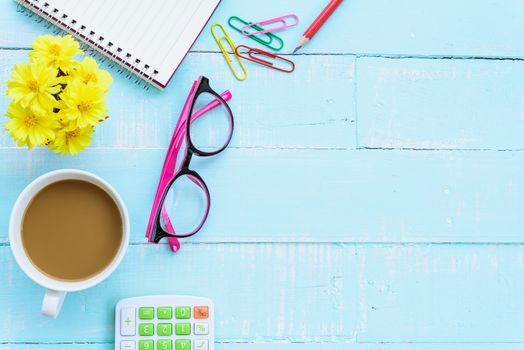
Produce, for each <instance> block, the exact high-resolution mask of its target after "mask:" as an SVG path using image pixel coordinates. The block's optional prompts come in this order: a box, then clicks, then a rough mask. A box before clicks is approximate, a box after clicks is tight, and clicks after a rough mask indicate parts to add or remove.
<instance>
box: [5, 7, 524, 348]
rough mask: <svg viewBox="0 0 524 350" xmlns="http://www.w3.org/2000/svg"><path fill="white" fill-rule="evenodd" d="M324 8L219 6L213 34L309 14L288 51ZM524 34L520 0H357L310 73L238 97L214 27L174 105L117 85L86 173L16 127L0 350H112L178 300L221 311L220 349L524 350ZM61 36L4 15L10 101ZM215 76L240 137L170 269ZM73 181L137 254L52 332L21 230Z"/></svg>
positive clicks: (85, 156) (323, 43) (8, 178)
mask: <svg viewBox="0 0 524 350" xmlns="http://www.w3.org/2000/svg"><path fill="white" fill-rule="evenodd" d="M323 6H324V4H323V3H321V2H318V1H299V0H290V1H285V2H282V1H277V0H268V1H265V2H264V3H260V2H246V1H240V0H224V1H222V4H221V5H220V7H219V8H218V10H217V12H216V14H215V15H214V17H213V19H212V21H211V23H213V22H215V21H219V22H222V23H225V22H226V20H227V18H228V17H229V16H231V15H238V16H240V17H243V18H246V19H253V20H257V19H264V18H270V17H274V16H277V15H283V14H285V13H296V14H298V15H299V17H300V25H299V27H297V28H295V29H293V30H289V31H285V32H282V34H281V35H282V37H283V38H284V40H285V42H286V46H285V48H284V50H283V53H284V54H286V53H289V52H290V51H291V50H292V49H293V47H294V44H295V42H296V41H297V40H298V38H299V36H300V35H301V34H302V32H303V30H304V29H305V28H306V27H307V26H308V25H309V23H310V22H311V21H312V19H313V18H315V17H316V15H317V14H318V13H319V11H320V10H321V9H322V7H323ZM523 22H524V3H523V2H522V1H521V0H506V1H503V2H501V1H491V0H479V1H474V0H464V1H458V2H457V1H452V0H441V1H435V0H431V1H419V0H401V1H389V0H348V1H344V2H343V4H342V5H341V7H340V8H339V9H338V10H337V13H336V14H335V15H334V16H333V17H332V18H331V19H330V21H329V22H328V23H327V25H326V26H325V28H323V29H322V30H321V32H319V34H318V35H317V36H316V37H315V40H313V41H312V42H311V43H310V44H308V45H307V46H306V47H304V49H303V50H302V51H301V54H300V55H296V56H292V59H293V60H295V61H296V63H297V71H296V72H295V73H294V74H291V75H286V74H281V73H277V72H273V71H270V70H266V69H263V68H259V67H257V66H256V65H253V64H251V63H248V64H247V68H248V70H249V74H250V77H249V78H248V80H247V81H245V82H242V83H239V82H237V81H235V80H234V79H233V77H232V75H231V73H230V72H229V70H228V68H227V66H226V65H225V63H224V62H223V58H222V57H221V55H220V54H219V53H218V48H217V46H216V43H215V42H214V41H213V39H212V37H211V35H210V33H209V27H208V28H206V29H205V30H204V32H203V34H202V35H201V37H200V38H199V39H198V40H197V42H196V43H195V45H194V47H193V49H192V52H191V53H190V54H189V55H188V56H187V58H186V59H185V61H184V63H183V64H182V65H181V67H180V69H179V70H178V72H177V73H176V75H175V77H174V80H173V82H172V84H171V85H170V86H169V88H168V89H166V91H164V92H159V91H156V90H154V89H151V90H149V91H144V90H143V89H141V88H139V87H137V86H135V85H133V83H132V81H128V80H126V79H125V77H123V76H121V75H118V74H117V71H116V69H114V68H108V69H109V70H110V72H111V74H112V75H113V76H114V78H115V82H114V85H113V86H112V89H111V92H110V94H109V97H108V103H109V110H110V112H109V114H110V118H109V120H107V121H106V122H104V123H103V124H102V125H101V127H100V128H99V129H98V131H97V132H96V134H95V137H94V142H93V146H92V147H91V148H90V149H89V150H88V151H86V152H85V153H82V154H81V155H79V156H77V157H74V158H68V157H60V156H57V155H54V154H52V153H50V152H48V151H44V150H41V149H39V150H34V151H31V152H27V151H26V150H22V149H17V148H15V147H14V144H13V142H12V141H10V140H9V138H8V136H7V134H6V132H5V131H3V129H1V130H0V214H1V215H0V266H2V269H0V319H1V320H2V322H0V348H1V349H8V350H19V349H28V350H39V349H42V350H51V349H53V350H54V349H57V350H63V349H73V350H109V349H113V348H114V345H113V344H112V341H113V332H114V329H113V310H114V305H115V303H116V301H118V300H119V299H121V298H124V297H128V296H136V295H143V294H158V293H177V294H196V295H203V296H209V297H211V298H212V299H213V300H214V301H215V303H216V305H217V350H225V349H228V350H229V349H233V350H266V349H267V350H269V349H283V350H297V349H301V350H302V349H304V350H313V349H326V350H335V349H336V350H339V349H349V350H459V349H460V350H470V349H471V350H473V349H474V350H498V349H500V350H524V336H523V333H522V329H523V326H524V316H523V315H524V299H523V298H522V290H524V282H523V281H524V245H523V243H524V234H523V233H522V227H523V224H524V220H523V215H522V213H523V212H524V205H523V204H522V203H524V201H523V200H522V198H523V197H524V187H523V182H522V175H523V174H524V158H523V157H524V152H522V150H524V147H523V140H524V132H523V130H524V124H523V118H522V115H523V112H522V111H523V107H522V106H523V101H524V90H523V88H522V81H523V80H524V79H523V78H524V71H523V64H522V60H523V59H524V41H523V40H522V37H523V36H524V26H522V23H523ZM50 32H51V30H50V29H46V28H45V27H44V26H43V25H42V24H40V23H37V22H35V21H34V20H32V19H30V18H26V17H25V16H24V15H23V14H21V13H17V12H16V5H15V3H14V2H13V1H11V0H4V1H0V93H1V94H0V95H4V93H5V81H6V80H7V79H9V74H10V71H11V69H12V66H13V65H14V64H15V63H16V62H19V61H22V60H24V59H25V56H26V55H27V52H28V48H29V47H30V44H31V42H32V40H33V39H34V38H35V37H36V36H37V35H39V34H43V33H50ZM231 35H232V37H233V40H234V41H235V42H236V43H238V44H239V43H250V44H251V42H250V41H248V40H245V39H244V40H242V38H241V37H240V35H238V34H237V33H235V32H233V31H231ZM104 67H106V68H107V64H104ZM200 74H205V75H207V76H209V77H210V79H211V84H212V86H213V87H214V88H215V89H216V90H223V89H226V88H228V89H230V90H231V91H232V93H233V99H232V100H231V107H232V108H233V111H234V113H235V118H236V126H237V128H236V131H235V135H234V138H233V141H232V143H231V147H230V149H228V150H227V151H226V152H225V153H223V154H222V155H220V156H219V157H216V158H214V159H207V160H200V159H197V160H195V162H194V163H193V167H194V168H195V169H196V170H198V171H199V172H200V173H201V174H202V176H203V177H204V179H205V180H206V182H207V184H208V185H209V187H210V190H211V195H212V198H213V202H212V208H211V212H210V217H209V219H208V222H207V223H206V225H205V226H204V229H203V230H202V231H201V232H200V233H199V234H198V235H196V236H195V237H193V238H192V239H189V240H187V241H185V242H183V243H182V244H183V246H182V250H181V251H180V252H179V253H178V254H176V255H172V254H171V253H170V252H169V251H168V248H167V246H166V245H165V244H163V245H158V246H153V245H148V244H145V243H144V241H145V238H144V230H145V225H146V220H147V218H148V215H149V210H150V206H151V201H152V197H153V193H154V190H155V188H156V184H157V180H158V176H159V172H160V168H161V165H162V161H163V158H164V155H165V152H166V147H167V145H168V142H169V139H170V135H171V132H172V129H173V127H174V125H175V123H176V118H177V117H178V113H179V110H180V108H181V105H182V103H183V101H184V100H185V97H186V93H187V89H188V88H189V84H190V83H191V82H192V80H193V79H195V78H196V77H197V76H198V75H200ZM6 106H7V98H6V97H5V96H4V97H0V110H2V111H3V110H5V108H6ZM2 118H3V117H2ZM2 118H0V120H5V118H4V119H2ZM213 142H214V140H213V138H212V137H211V138H209V139H208V143H209V144H210V145H211V144H213ZM370 148H371V149H370ZM64 167H68V168H69V167H72V168H81V169H85V170H88V171H92V172H94V173H96V174H98V175H100V176H102V177H104V178H105V179H107V180H108V181H109V182H111V183H112V184H113V185H114V186H115V187H116V188H117V190H118V191H119V192H120V193H121V194H122V196H123V197H124V200H125V201H126V203H127V205H128V208H129V211H130V214H131V224H132V239H131V241H132V244H131V245H130V247H129V251H128V254H127V255H126V257H125V259H124V261H123V264H122V266H120V267H119V269H118V270H117V272H116V273H115V274H114V275H113V276H111V277H110V278H109V279H108V280H106V281H105V282H103V283H102V284H101V285H99V286H97V287H95V288H92V289H90V290H86V291H82V292H78V293H72V294H71V295H69V296H68V297H67V299H66V302H65V306H64V309H63V311H62V314H61V315H60V317H59V318H58V319H57V320H54V321H52V320H49V319H45V318H43V317H42V316H40V314H39V308H40V302H41V298H42V296H43V292H44V291H43V289H42V288H41V287H39V286H37V285H36V284H34V283H33V282H32V281H31V280H29V279H28V278H27V277H26V276H25V275H23V273H22V272H21V270H20V269H19V268H18V267H17V265H16V263H15V261H14V260H13V257H12V254H11V252H10V247H9V242H8V241H7V220H8V216H9V213H10V210H11V206H12V204H13V203H14V201H15V199H16V197H17V195H18V194H19V193H20V191H21V190H22V189H23V188H24V186H26V185H27V184H28V183H29V182H30V181H31V180H32V179H34V178H35V177H36V176H38V175H40V174H43V173H45V172H47V171H49V170H53V169H58V168H64Z"/></svg>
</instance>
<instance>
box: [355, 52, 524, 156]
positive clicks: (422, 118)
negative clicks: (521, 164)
mask: <svg viewBox="0 0 524 350" xmlns="http://www.w3.org/2000/svg"><path fill="white" fill-rule="evenodd" d="M357 74H358V78H357V81H358V96H357V101H358V103H357V105H358V111H357V113H358V116H359V124H358V138H359V146H360V147H369V148H408V149H477V150H485V149H497V150H508V149H518V150H522V149H524V103H523V101H524V88H523V87H522V84H521V82H522V81H523V80H524V64H522V62H520V61H511V60H508V61H491V60H456V59H444V60H428V59H403V60H398V59H380V58H362V59H359V60H358V73H357Z"/></svg>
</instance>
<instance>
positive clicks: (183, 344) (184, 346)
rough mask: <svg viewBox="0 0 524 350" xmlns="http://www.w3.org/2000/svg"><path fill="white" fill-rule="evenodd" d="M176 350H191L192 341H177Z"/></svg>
mask: <svg viewBox="0 0 524 350" xmlns="http://www.w3.org/2000/svg"><path fill="white" fill-rule="evenodd" d="M175 350H191V340H189V339H177V340H175Z"/></svg>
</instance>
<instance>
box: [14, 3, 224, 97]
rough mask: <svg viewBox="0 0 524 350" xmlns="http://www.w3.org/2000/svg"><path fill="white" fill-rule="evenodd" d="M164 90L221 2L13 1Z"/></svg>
mask: <svg viewBox="0 0 524 350" xmlns="http://www.w3.org/2000/svg"><path fill="white" fill-rule="evenodd" d="M17 1H18V3H19V4H20V5H22V6H24V7H25V8H27V9H29V10H31V11H33V12H34V13H36V14H37V15H39V16H41V17H43V18H45V19H47V20H48V21H50V22H52V23H54V24H55V25H57V26H58V27H60V28H61V29H63V30H65V31H67V32H69V33H71V34H72V35H74V36H75V37H76V38H78V39H79V40H81V41H82V42H84V43H85V44H87V45H89V46H91V47H93V48H95V49H96V50H98V52H100V53H101V54H103V55H105V56H108V57H109V58H111V59H112V60H113V61H115V62H116V63H118V64H119V65H121V66H122V67H125V68H126V69H128V70H129V71H131V72H133V73H135V74H136V75H138V76H139V77H141V78H142V79H144V80H145V81H147V82H149V83H151V84H153V85H154V86H156V87H158V88H160V89H164V88H165V87H166V86H167V84H168V83H169V81H170V79H171V77H172V76H173V74H174V73H175V71H176V69H177V68H178V66H179V65H180V63H181V62H182V60H183V59H184V57H185V56H186V54H187V52H188V51H189V49H190V48H191V46H192V45H193V43H194V42H195V40H196V39H197V37H198V35H199V34H200V32H201V31H202V29H203V28H204V26H205V25H206V23H207V22H208V21H209V18H210V17H211V15H212V14H213V12H214V11H215V9H216V7H217V6H218V4H219V3H220V0H17Z"/></svg>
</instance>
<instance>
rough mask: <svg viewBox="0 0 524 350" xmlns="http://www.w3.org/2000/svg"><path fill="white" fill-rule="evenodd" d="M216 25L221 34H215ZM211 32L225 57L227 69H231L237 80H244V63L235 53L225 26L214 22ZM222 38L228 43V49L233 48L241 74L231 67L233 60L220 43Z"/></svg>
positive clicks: (245, 74)
mask: <svg viewBox="0 0 524 350" xmlns="http://www.w3.org/2000/svg"><path fill="white" fill-rule="evenodd" d="M217 27H218V28H220V30H221V31H222V33H223V34H222V35H221V36H217V34H216V33H215V28H217ZM211 34H213V38H215V41H216V42H217V44H218V47H219V48H220V51H222V55H223V56H224V58H225V59H226V63H227V65H228V66H229V69H231V72H232V73H233V75H234V76H235V78H237V79H238V80H245V79H246V78H247V71H246V68H245V67H244V64H243V63H242V60H240V58H239V57H238V56H237V55H236V54H235V47H236V46H235V44H234V43H233V41H232V40H231V37H230V36H229V34H228V32H227V31H226V28H224V27H223V26H222V25H221V24H220V23H215V24H213V25H212V26H211ZM223 40H225V41H226V42H227V43H228V45H229V47H230V49H231V50H233V56H234V57H235V58H236V60H237V61H238V64H239V65H240V69H241V70H242V73H243V75H239V74H237V72H236V71H235V67H233V64H232V62H233V60H232V59H231V58H230V57H229V54H228V52H227V50H226V48H225V47H224V44H223V43H222V41H223Z"/></svg>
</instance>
